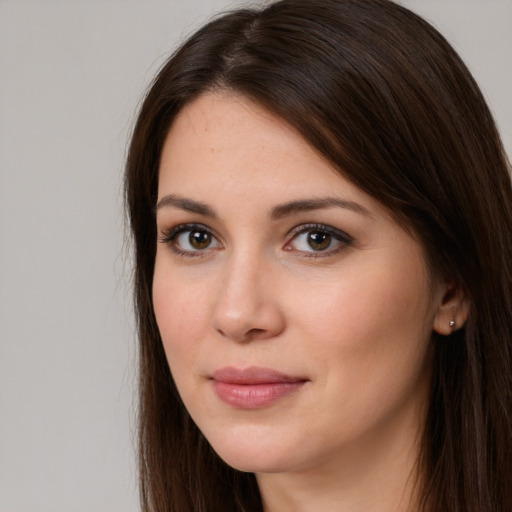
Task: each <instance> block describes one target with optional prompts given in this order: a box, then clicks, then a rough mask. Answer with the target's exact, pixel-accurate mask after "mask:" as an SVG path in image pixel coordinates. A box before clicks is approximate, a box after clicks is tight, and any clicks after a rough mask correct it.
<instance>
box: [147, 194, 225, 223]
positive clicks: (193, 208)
mask: <svg viewBox="0 0 512 512" xmlns="http://www.w3.org/2000/svg"><path fill="white" fill-rule="evenodd" d="M166 206H167V207H168V206H171V207H173V208H179V209H180V210H185V211H187V212H191V213H197V214H199V215H204V216H206V217H213V218H217V214H216V213H215V210H214V209H213V208H212V207H211V206H209V205H207V204H206V203H202V202H200V201H194V200H193V199H187V198H185V197H180V196H176V195H174V194H170V195H168V196H164V197H162V199H160V201H158V203H157V204H156V208H155V210H156V211H158V210H160V209H161V208H165V207H166Z"/></svg>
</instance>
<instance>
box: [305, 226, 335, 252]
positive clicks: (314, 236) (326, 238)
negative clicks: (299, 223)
mask: <svg viewBox="0 0 512 512" xmlns="http://www.w3.org/2000/svg"><path fill="white" fill-rule="evenodd" d="M330 243H331V235H328V234H327V233H322V232H321V231H312V232H311V233H309V235H308V244H309V246H310V247H311V248H312V249H315V250H316V251H321V250H323V249H327V247H329V244H330Z"/></svg>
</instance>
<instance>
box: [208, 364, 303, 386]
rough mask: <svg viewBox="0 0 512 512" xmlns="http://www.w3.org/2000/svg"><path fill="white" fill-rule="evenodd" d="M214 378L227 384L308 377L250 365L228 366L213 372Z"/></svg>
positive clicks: (288, 380) (282, 380) (280, 380)
mask: <svg viewBox="0 0 512 512" xmlns="http://www.w3.org/2000/svg"><path fill="white" fill-rule="evenodd" d="M212 379H213V380H215V381H217V382H225V383H227V384H246V385H250V384H272V383H286V382H304V381H306V380H308V379H306V378H304V377H297V376H291V375H287V374H285V373H282V372H279V371H277V370H273V369H271V368H260V367H257V366H250V367H247V368H235V367H233V366H226V367H225V368H220V369H219V370H216V371H215V372H214V373H213V374H212Z"/></svg>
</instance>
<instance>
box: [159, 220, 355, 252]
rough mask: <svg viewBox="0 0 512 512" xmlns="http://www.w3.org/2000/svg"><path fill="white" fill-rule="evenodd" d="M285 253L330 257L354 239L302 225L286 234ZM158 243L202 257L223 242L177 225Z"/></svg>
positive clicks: (203, 230)
mask: <svg viewBox="0 0 512 512" xmlns="http://www.w3.org/2000/svg"><path fill="white" fill-rule="evenodd" d="M287 238H288V241H287V242H286V244H285V245H284V247H283V250H284V251H288V252H292V251H296V252H298V253H300V254H301V255H302V256H304V257H307V258H319V257H325V256H331V255H334V254H336V253H338V252H339V251H341V250H343V249H344V248H345V247H347V246H350V245H352V243H353V241H354V239H353V238H352V237H351V236H350V235H348V234H347V233H345V232H344V231H341V230H339V229H337V228H334V227H332V226H328V225H325V224H318V223H312V224H301V225H300V226H297V227H295V228H294V229H292V230H291V231H290V232H289V233H288V236H287ZM158 241H159V242H160V243H163V244H166V245H168V246H169V247H170V248H171V250H172V251H173V252H174V253H175V254H178V255H181V256H185V257H198V256H199V257H201V256H206V255H207V254H209V252H210V251H211V250H220V249H222V248H223V246H222V243H221V242H220V241H219V240H218V238H217V237H216V235H215V234H214V233H213V232H212V230H211V229H210V228H208V227H207V226H205V225H203V224H197V223H190V224H179V225H177V226H175V227H173V228H171V229H168V230H162V231H161V233H160V235H159V237H158Z"/></svg>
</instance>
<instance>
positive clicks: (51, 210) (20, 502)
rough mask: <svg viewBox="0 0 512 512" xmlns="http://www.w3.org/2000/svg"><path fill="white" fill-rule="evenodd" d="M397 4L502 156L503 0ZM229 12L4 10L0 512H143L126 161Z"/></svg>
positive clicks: (83, 7)
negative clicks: (161, 77) (448, 64)
mask: <svg viewBox="0 0 512 512" xmlns="http://www.w3.org/2000/svg"><path fill="white" fill-rule="evenodd" d="M312 1H314V0H312ZM245 3H250V2H245ZM403 3H404V4H405V5H406V6H409V7H410V8H412V9H413V10H416V11H418V12H420V13H422V14H423V15H425V16H426V17H427V18H428V19H429V20H431V21H432V22H433V23H434V24H435V25H436V26H437V27H438V28H439V29H440V30H441V32H442V33H444V34H445V35H446V36H447V37H448V39H449V40H450V41H452V43H453V44H454V46H455V47H456V48H457V50H458V51H459V52H460V54H461V55H462V56H463V58H464V59H465V60H466V61H467V63H468V64H469V67H470V68H471V70H472V71H473V72H474V74H475V76H476V78H477V80H478V82H479V83H480V85H481V87H482V88H483V90H484V92H485V94H486V97H487V98H488V101H489V103H490V105H491V108H492V110H493V112H494V113H495V116H496V119H497V121H498V125H499V128H500V130H501V132H502V136H503V138H504V141H505V144H506V147H507V150H508V152H509V155H510V154H512V151H511V149H512V94H511V91H512V31H511V30H510V27H511V26H512V1H511V0H473V1H471V0H404V1H403ZM237 4H238V5H240V4H241V2H226V1H225V0H186V1H181V0H166V1H160V0H159V1H156V0H138V1H134V0H102V1H100V0H90V1H86V0H83V1H80V0H67V1H65V0H60V1H57V0H39V1H37V0H33V1H28V0H0V512H82V511H83V512H86V511H87V512H91V511H94V512H121V511H122V512H130V511H137V510H138V495H137V485H136V469H135V462H134V461H135V450H134V443H133V437H134V434H133V432H134V430H133V425H134V417H135V407H134V402H135V401H134V390H135V385H134V383H135V354H136V352H135V336H134V321H133V318H132V314H131V298H130V283H129V276H130V268H131V264H130V262H129V259H128V258H127V257H126V254H127V251H126V247H125V245H126V244H125V235H124V226H123V223H124V221H123V211H122V194H121V181H122V171H123V158H124V155H125V150H126V144H127V138H128V135H129V133H130V129H131V126H132V122H133V118H134V114H135V111H136V107H137V105H138V102H139V100H140V98H141V95H142V93H143V91H144V90H145V87H146V86H147V84H148V83H149V81H150V79H151V78H152V76H153V74H154V72H155V70H156V69H157V68H158V67H159V66H160V65H161V63H162V62H163V60H164V59H165V58H166V57H167V56H168V55H169V52H170V51H171V50H172V49H173V48H175V47H176V44H177V43H178V42H179V41H182V40H183V38H184V37H185V36H186V35H188V34H190V33H191V31H193V30H194V29H195V28H197V27H198V26H199V25H200V24H201V23H202V22H203V21H204V20H206V19H207V18H208V17H209V16H211V15H212V13H214V12H216V11H219V10H221V9H224V8H227V7H233V6H236V5H237Z"/></svg>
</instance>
